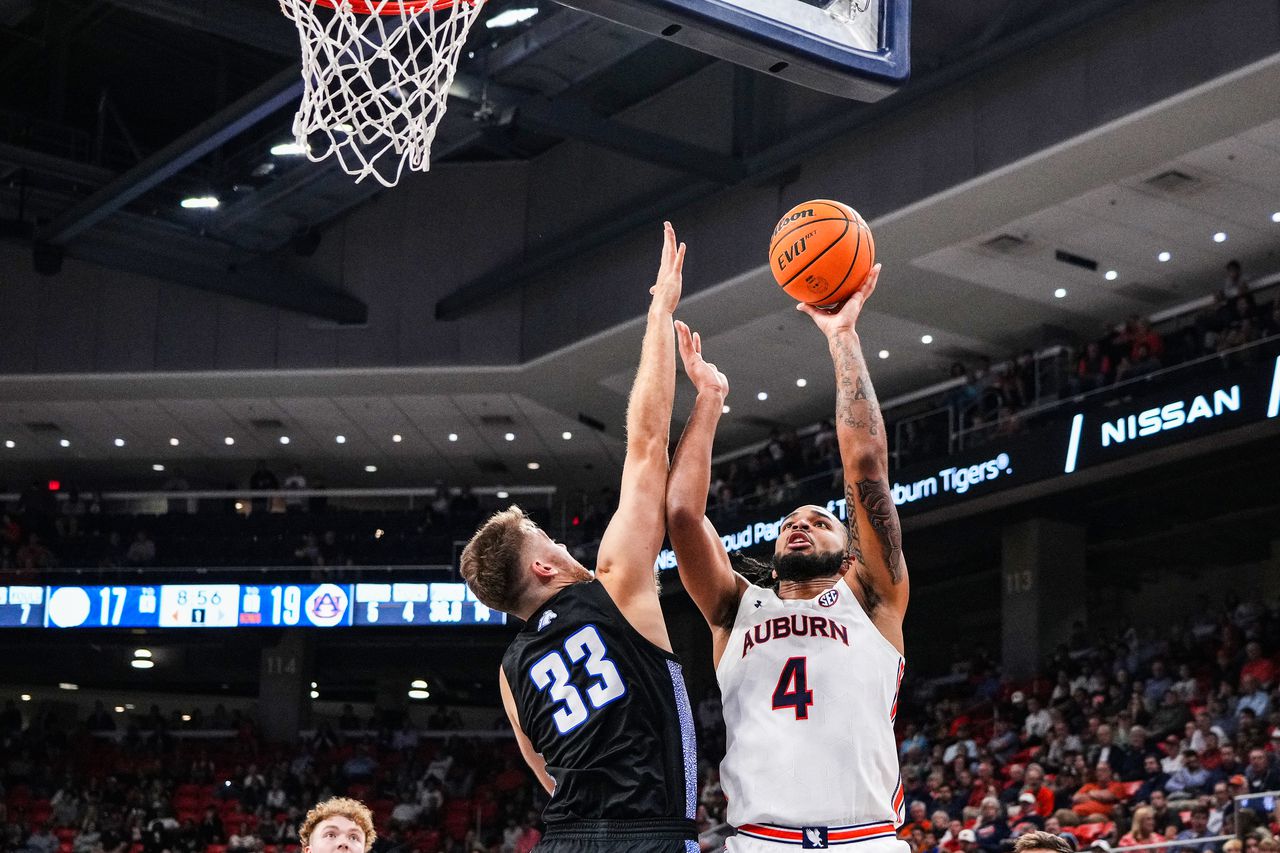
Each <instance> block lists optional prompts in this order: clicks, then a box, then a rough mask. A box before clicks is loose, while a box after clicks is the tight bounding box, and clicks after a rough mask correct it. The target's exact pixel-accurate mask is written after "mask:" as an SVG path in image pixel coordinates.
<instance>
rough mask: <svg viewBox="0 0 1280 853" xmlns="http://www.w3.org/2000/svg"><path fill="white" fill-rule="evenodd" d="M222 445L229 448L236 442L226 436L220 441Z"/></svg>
mask: <svg viewBox="0 0 1280 853" xmlns="http://www.w3.org/2000/svg"><path fill="white" fill-rule="evenodd" d="M222 443H223V444H225V445H226V446H227V447H230V446H231V445H233V444H235V443H236V440H235V439H234V438H232V437H231V436H227V437H226V438H224V439H222Z"/></svg>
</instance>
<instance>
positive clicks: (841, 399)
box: [831, 337, 880, 435]
mask: <svg viewBox="0 0 1280 853" xmlns="http://www.w3.org/2000/svg"><path fill="white" fill-rule="evenodd" d="M831 357H832V359H833V360H834V361H835V367H836V380H837V382H836V417H837V418H839V420H840V422H841V423H843V424H844V425H845V426H847V427H850V428H852V429H857V430H866V431H867V433H868V434H870V435H879V430H880V412H879V406H878V405H877V404H876V400H875V396H874V394H873V393H872V391H871V385H870V383H869V382H868V381H867V380H866V379H865V378H864V377H865V373H866V369H867V368H866V365H865V364H864V363H863V360H862V356H861V354H860V353H859V352H858V349H857V347H856V346H855V345H854V344H853V342H852V341H850V340H848V339H846V338H844V337H834V338H832V341H831ZM854 403H868V404H870V405H868V406H867V413H866V416H865V417H859V416H858V415H857V414H855V413H854V410H853V404H854Z"/></svg>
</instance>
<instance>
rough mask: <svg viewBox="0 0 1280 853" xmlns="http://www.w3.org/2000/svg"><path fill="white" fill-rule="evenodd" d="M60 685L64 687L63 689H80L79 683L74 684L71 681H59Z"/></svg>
mask: <svg viewBox="0 0 1280 853" xmlns="http://www.w3.org/2000/svg"><path fill="white" fill-rule="evenodd" d="M58 687H60V688H62V689H63V690H79V689H80V685H79V684H74V683H72V682H70V681H59V682H58Z"/></svg>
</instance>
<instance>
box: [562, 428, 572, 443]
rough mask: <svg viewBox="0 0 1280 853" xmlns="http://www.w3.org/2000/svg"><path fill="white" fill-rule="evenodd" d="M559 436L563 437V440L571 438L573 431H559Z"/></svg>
mask: <svg viewBox="0 0 1280 853" xmlns="http://www.w3.org/2000/svg"><path fill="white" fill-rule="evenodd" d="M560 437H561V438H563V439H564V440H565V441H568V440H569V439H571V438H573V433H571V432H569V431H568V430H565V431H564V432H562V433H560Z"/></svg>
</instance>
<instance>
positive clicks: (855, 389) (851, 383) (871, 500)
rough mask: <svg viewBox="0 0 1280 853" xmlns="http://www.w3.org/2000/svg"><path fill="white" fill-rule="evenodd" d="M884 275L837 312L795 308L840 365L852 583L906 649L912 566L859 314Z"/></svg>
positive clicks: (876, 272)
mask: <svg viewBox="0 0 1280 853" xmlns="http://www.w3.org/2000/svg"><path fill="white" fill-rule="evenodd" d="M879 276H880V265H879V264H876V265H875V266H874V267H872V269H871V272H869V273H868V274H867V279H866V281H865V282H864V283H863V285H862V287H861V288H860V289H859V290H858V291H857V292H856V293H855V294H854V295H853V296H851V297H849V299H848V300H847V301H846V302H845V303H844V305H842V306H841V307H840V309H839V310H838V311H834V312H828V311H823V310H822V309H820V308H815V307H813V306H810V305H804V304H801V305H799V306H798V307H799V309H800V310H801V311H803V312H804V313H806V314H808V315H809V316H810V317H812V318H813V322H814V323H815V324H816V325H817V326H818V328H819V329H821V330H822V333H823V334H824V335H826V337H827V344H828V346H829V348H830V350H831V360H832V361H833V362H834V364H835V370H836V436H837V439H838V441H839V443H840V459H841V462H842V463H843V466H844V482H845V509H846V512H847V515H848V519H849V553H850V554H851V556H852V557H853V570H854V571H856V572H857V578H856V579H857V581H858V583H857V584H856V585H855V584H850V585H851V586H853V587H854V588H855V589H856V590H857V591H858V594H859V597H860V598H861V599H862V603H863V606H864V607H865V608H866V609H867V612H868V613H870V614H871V618H872V620H873V621H874V622H875V623H876V626H877V627H878V628H879V629H880V632H881V633H882V634H884V635H885V637H886V638H887V639H888V640H889V642H891V643H893V644H894V646H896V647H897V648H898V650H899V651H902V647H903V641H902V619H903V616H904V615H905V614H906V611H907V598H908V595H909V583H908V580H907V563H906V560H905V559H904V558H903V556H902V528H901V526H900V525H899V523H898V509H897V507H895V506H894V504H893V497H892V495H891V494H890V483H889V444H888V437H887V436H886V435H885V428H884V417H883V416H882V415H881V413H880V404H879V402H878V401H877V400H876V394H875V390H874V389H873V388H872V387H871V376H870V374H869V373H868V372H867V362H866V359H865V358H863V355H862V346H861V343H860V341H859V339H858V333H857V329H856V324H857V320H858V315H859V314H860V313H861V312H862V306H863V305H864V304H865V302H866V300H867V299H869V298H870V297H871V294H872V293H874V292H875V289H876V280H877V279H878V278H879Z"/></svg>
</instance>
